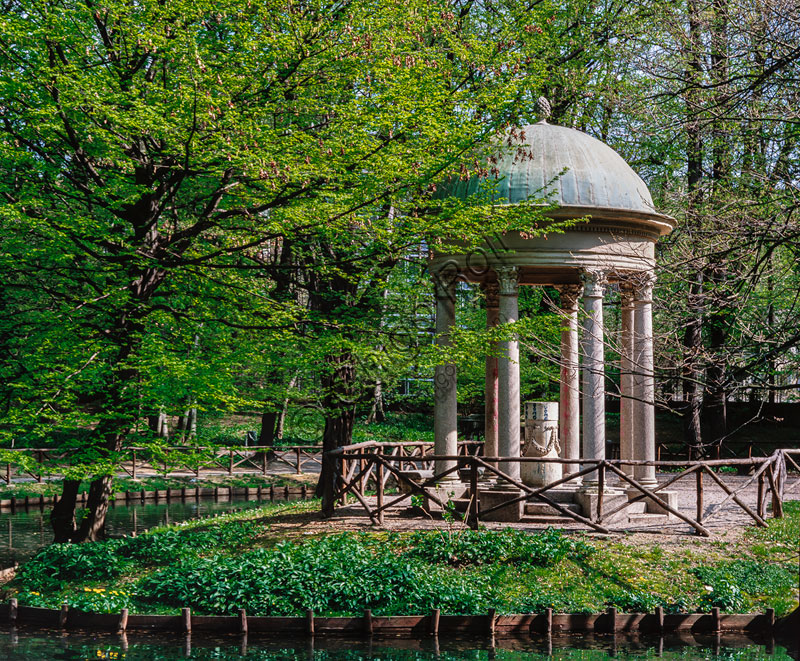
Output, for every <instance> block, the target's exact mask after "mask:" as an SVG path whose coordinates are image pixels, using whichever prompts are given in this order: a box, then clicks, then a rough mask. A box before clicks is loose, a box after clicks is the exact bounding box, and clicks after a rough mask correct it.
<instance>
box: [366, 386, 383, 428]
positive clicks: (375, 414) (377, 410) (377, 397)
mask: <svg viewBox="0 0 800 661" xmlns="http://www.w3.org/2000/svg"><path fill="white" fill-rule="evenodd" d="M384 420H386V412H385V411H384V410H383V383H382V382H381V380H380V379H378V381H376V382H375V388H374V389H373V391H372V408H371V409H370V411H369V415H368V416H367V423H370V422H377V423H379V424H380V423H381V422H383V421H384Z"/></svg>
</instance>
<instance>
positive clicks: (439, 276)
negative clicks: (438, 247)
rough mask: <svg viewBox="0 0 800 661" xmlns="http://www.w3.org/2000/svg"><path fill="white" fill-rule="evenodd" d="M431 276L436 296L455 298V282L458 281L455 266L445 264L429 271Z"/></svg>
mask: <svg viewBox="0 0 800 661" xmlns="http://www.w3.org/2000/svg"><path fill="white" fill-rule="evenodd" d="M431 277H432V278H433V287H434V291H435V293H436V298H449V299H452V300H455V291H456V282H458V269H457V268H455V267H454V266H448V265H445V266H443V267H442V268H440V269H437V270H436V271H431Z"/></svg>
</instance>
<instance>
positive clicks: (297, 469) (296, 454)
mask: <svg viewBox="0 0 800 661" xmlns="http://www.w3.org/2000/svg"><path fill="white" fill-rule="evenodd" d="M294 452H295V458H296V459H297V466H296V467H295V472H296V474H297V475H300V474H302V472H303V469H302V468H301V463H300V461H301V460H300V446H299V445H298V446H297V447H296V448H295V449H294Z"/></svg>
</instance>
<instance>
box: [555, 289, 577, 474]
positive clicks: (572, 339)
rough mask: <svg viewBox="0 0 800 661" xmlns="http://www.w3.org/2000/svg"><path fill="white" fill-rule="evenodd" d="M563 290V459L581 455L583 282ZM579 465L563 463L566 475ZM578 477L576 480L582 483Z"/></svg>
mask: <svg viewBox="0 0 800 661" xmlns="http://www.w3.org/2000/svg"><path fill="white" fill-rule="evenodd" d="M558 291H559V293H560V294H561V314H562V317H563V318H562V322H561V323H562V330H561V378H560V381H559V407H558V429H559V436H560V438H561V454H562V457H563V458H564V459H576V460H577V459H580V456H581V436H580V433H581V432H580V386H581V383H580V369H579V364H578V297H579V296H580V295H581V292H582V287H581V286H580V285H563V286H560V287H558ZM578 470H580V465H579V464H578V463H577V462H576V463H574V464H564V475H568V474H570V473H577V472H578ZM581 481H582V480H581V478H579V477H578V478H575V481H574V482H573V484H580V483H581Z"/></svg>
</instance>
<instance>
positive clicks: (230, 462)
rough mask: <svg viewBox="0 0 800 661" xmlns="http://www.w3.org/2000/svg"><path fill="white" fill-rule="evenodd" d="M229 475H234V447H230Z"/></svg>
mask: <svg viewBox="0 0 800 661" xmlns="http://www.w3.org/2000/svg"><path fill="white" fill-rule="evenodd" d="M228 475H233V448H228Z"/></svg>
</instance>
